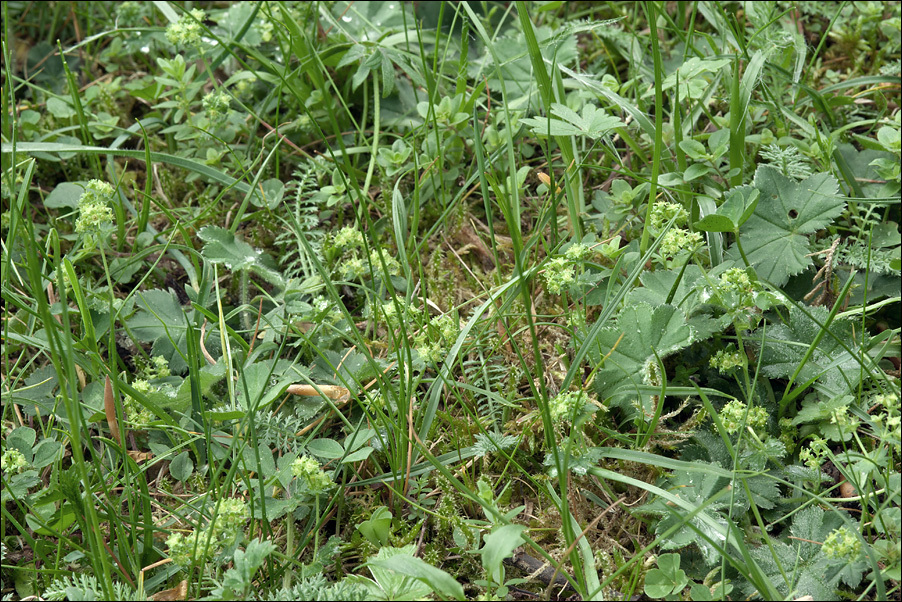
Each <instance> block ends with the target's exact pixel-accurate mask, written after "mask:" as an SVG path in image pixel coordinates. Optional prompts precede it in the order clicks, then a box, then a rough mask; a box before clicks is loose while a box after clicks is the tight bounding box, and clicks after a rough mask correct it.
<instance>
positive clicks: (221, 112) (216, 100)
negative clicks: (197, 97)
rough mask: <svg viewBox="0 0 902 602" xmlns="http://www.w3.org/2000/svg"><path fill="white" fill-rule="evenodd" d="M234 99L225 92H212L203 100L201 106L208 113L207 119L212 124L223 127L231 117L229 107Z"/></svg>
mask: <svg viewBox="0 0 902 602" xmlns="http://www.w3.org/2000/svg"><path fill="white" fill-rule="evenodd" d="M231 102H232V97H231V96H229V95H228V94H226V93H225V92H210V93H209V94H207V95H206V96H204V97H203V99H202V100H201V105H202V106H203V108H204V111H205V112H206V113H207V119H209V120H210V123H211V124H215V125H221V124H223V123H225V120H226V118H227V117H228V115H229V105H230V104H231Z"/></svg>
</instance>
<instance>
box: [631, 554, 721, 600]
mask: <svg viewBox="0 0 902 602" xmlns="http://www.w3.org/2000/svg"><path fill="white" fill-rule="evenodd" d="M688 583H689V577H687V576H686V571H684V570H683V569H681V568H680V555H679V554H661V555H660V556H658V568H655V569H651V570H650V571H648V573H647V574H646V575H645V593H646V594H648V596H649V597H650V598H663V597H665V596H669V595H670V594H678V593H680V592H681V591H683V588H684V587H686V585H687V584H688ZM709 593H710V592H709Z"/></svg>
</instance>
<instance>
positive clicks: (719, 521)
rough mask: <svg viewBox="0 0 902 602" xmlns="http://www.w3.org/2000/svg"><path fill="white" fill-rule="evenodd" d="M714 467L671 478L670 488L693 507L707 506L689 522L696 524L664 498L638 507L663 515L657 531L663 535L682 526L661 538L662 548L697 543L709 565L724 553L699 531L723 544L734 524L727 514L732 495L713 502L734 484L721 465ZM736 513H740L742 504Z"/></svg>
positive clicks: (668, 486) (648, 512) (643, 510)
mask: <svg viewBox="0 0 902 602" xmlns="http://www.w3.org/2000/svg"><path fill="white" fill-rule="evenodd" d="M696 464H699V467H700V468H701V467H704V466H705V463H700V462H699V463H696ZM711 466H712V468H713V469H714V470H712V471H711V472H702V473H699V472H677V473H674V475H673V477H671V478H670V479H669V480H668V484H667V488H668V489H671V490H673V491H675V492H678V495H679V498H680V499H681V500H684V501H685V502H687V503H688V504H689V505H691V506H696V507H697V506H704V508H705V509H704V510H702V512H701V513H699V514H697V515H695V516H694V517H693V518H692V519H690V521H688V522H691V524H692V526H690V525H689V524H688V522H687V521H686V519H685V518H684V516H683V510H682V509H681V508H675V507H673V506H672V505H668V504H667V503H666V501H665V500H664V499H663V498H657V499H655V500H654V501H653V502H651V503H649V504H645V505H644V506H640V507H639V508H637V511H638V512H640V513H644V514H650V515H656V516H660V517H662V518H661V520H660V521H659V522H658V524H657V526H656V527H655V533H656V534H658V535H659V536H660V535H663V534H664V533H666V532H667V531H668V530H670V529H671V528H672V527H676V526H678V528H677V530H676V531H675V532H673V533H671V534H670V535H668V536H667V537H666V538H664V539H663V540H662V541H661V544H660V545H661V549H664V550H676V549H680V548H685V547H686V546H689V545H692V544H696V545H697V546H698V548H699V550H700V551H701V553H702V556H703V557H704V558H705V561H706V562H707V563H709V564H710V563H713V562H715V561H716V560H717V559H718V558H719V557H720V553H719V552H718V550H717V548H716V547H715V546H714V545H712V544H711V543H710V542H709V541H707V540H706V539H704V538H701V537H699V535H698V531H700V532H702V533H704V534H705V535H706V536H707V537H708V538H710V539H711V541H713V542H716V543H717V544H719V545H723V544H724V543H725V539H726V538H725V537H724V533H726V532H727V531H728V527H730V525H731V521H730V520H729V519H728V518H727V516H726V515H727V514H729V507H730V497H729V496H721V497H720V498H719V499H718V500H716V501H715V502H713V503H711V502H710V500H711V498H713V497H714V496H715V494H717V493H719V492H720V491H722V490H723V489H724V488H725V487H727V486H728V485H729V484H730V479H729V478H727V477H724V476H721V475H720V474H719V473H720V472H721V471H720V470H719V469H720V466H717V465H711ZM735 506H738V504H736V505H735ZM734 513H735V514H737V515H738V514H740V511H739V508H738V507H737V508H736V509H735V511H734ZM702 515H705V516H702Z"/></svg>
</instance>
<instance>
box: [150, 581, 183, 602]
mask: <svg viewBox="0 0 902 602" xmlns="http://www.w3.org/2000/svg"><path fill="white" fill-rule="evenodd" d="M187 598H188V582H187V581H185V580H183V581H182V582H181V583H179V584H178V585H176V586H175V587H171V588H169V589H164V590H163V591H161V592H157V593H155V594H154V595H153V596H151V597H150V599H151V600H155V601H156V602H160V601H166V600H185V599H187Z"/></svg>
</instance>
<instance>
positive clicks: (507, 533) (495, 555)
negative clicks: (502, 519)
mask: <svg viewBox="0 0 902 602" xmlns="http://www.w3.org/2000/svg"><path fill="white" fill-rule="evenodd" d="M525 530H526V527H524V526H523V525H502V526H501V527H498V528H497V529H494V530H493V531H492V532H491V533H489V534H488V535H486V536H485V538H484V539H485V545H484V546H483V547H482V549H481V550H479V553H480V554H482V566H483V568H485V574H486V577H487V578H488V579H489V581H493V582H495V583H496V584H498V585H501V584H503V583H504V569H503V567H502V566H501V563H502V562H503V561H504V559H505V558H509V557H510V556H511V555H513V553H514V550H516V549H517V548H519V547H520V546H521V545H523V532H524V531H525Z"/></svg>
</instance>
